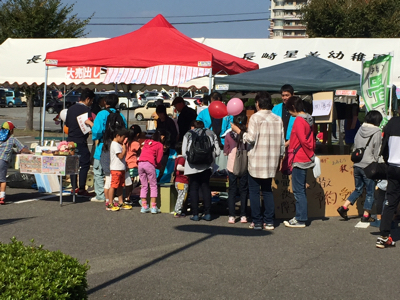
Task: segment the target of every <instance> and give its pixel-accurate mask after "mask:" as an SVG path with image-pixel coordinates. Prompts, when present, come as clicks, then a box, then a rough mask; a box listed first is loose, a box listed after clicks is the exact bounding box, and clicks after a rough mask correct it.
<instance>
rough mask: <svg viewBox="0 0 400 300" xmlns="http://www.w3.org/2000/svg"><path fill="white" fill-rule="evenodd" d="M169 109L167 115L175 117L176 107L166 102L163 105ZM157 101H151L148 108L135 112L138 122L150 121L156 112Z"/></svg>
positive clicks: (140, 108)
mask: <svg viewBox="0 0 400 300" xmlns="http://www.w3.org/2000/svg"><path fill="white" fill-rule="evenodd" d="M163 104H164V105H165V107H166V108H167V115H168V116H170V117H171V118H172V117H173V116H174V107H173V106H172V105H171V104H172V101H164V103H163ZM156 107H157V105H156V101H149V102H147V103H146V106H144V107H139V108H137V109H136V110H135V118H136V120H138V121H143V120H149V119H151V115H152V114H153V113H154V112H155V111H156Z"/></svg>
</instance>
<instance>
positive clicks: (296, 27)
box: [283, 25, 307, 30]
mask: <svg viewBox="0 0 400 300" xmlns="http://www.w3.org/2000/svg"><path fill="white" fill-rule="evenodd" d="M306 28H307V27H306V26H304V25H285V26H283V29H284V30H306Z"/></svg>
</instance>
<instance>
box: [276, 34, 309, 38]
mask: <svg viewBox="0 0 400 300" xmlns="http://www.w3.org/2000/svg"><path fill="white" fill-rule="evenodd" d="M274 38H275V37H274ZM280 38H284V39H305V38H308V36H307V35H284V36H282V37H280Z"/></svg>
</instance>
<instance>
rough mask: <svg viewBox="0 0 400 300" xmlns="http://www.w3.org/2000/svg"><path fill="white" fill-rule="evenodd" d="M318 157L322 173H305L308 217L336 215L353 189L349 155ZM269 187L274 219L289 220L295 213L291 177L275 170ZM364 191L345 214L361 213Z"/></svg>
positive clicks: (351, 166)
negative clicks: (271, 191) (272, 197)
mask: <svg viewBox="0 0 400 300" xmlns="http://www.w3.org/2000/svg"><path fill="white" fill-rule="evenodd" d="M318 157H319V158H320V160H321V176H320V177H318V178H317V179H315V178H314V176H313V172H312V169H310V170H308V172H307V186H308V188H307V190H306V193H307V202H308V217H309V218H313V217H337V216H339V214H338V212H337V211H336V210H337V209H338V207H339V206H340V205H343V204H344V202H345V201H346V199H347V198H348V197H349V195H350V194H351V193H352V192H353V191H354V188H355V187H354V176H353V163H352V161H351V160H350V155H329V156H318ZM272 190H273V193H274V201H275V215H276V218H283V219H290V218H292V217H294V216H295V212H296V200H295V198H294V195H293V189H292V178H291V176H285V175H282V173H280V172H278V173H277V174H276V177H275V179H274V181H273V185H272ZM364 200H365V193H364V194H363V195H362V196H361V197H360V199H358V200H357V202H356V204H355V205H354V206H350V207H349V211H348V213H347V214H348V215H349V216H351V215H353V216H354V215H359V214H360V213H362V207H363V205H364Z"/></svg>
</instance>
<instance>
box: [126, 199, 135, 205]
mask: <svg viewBox="0 0 400 300" xmlns="http://www.w3.org/2000/svg"><path fill="white" fill-rule="evenodd" d="M124 203H125V204H126V205H131V206H132V205H133V202H132V201H131V200H129V199H128V198H127V199H125V200H124Z"/></svg>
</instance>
